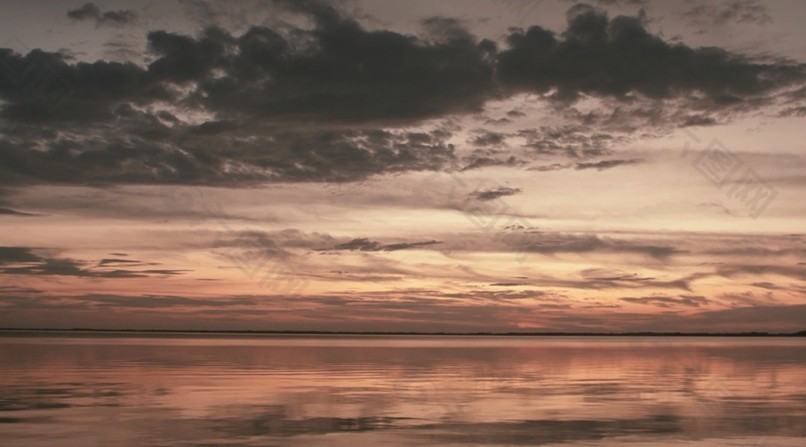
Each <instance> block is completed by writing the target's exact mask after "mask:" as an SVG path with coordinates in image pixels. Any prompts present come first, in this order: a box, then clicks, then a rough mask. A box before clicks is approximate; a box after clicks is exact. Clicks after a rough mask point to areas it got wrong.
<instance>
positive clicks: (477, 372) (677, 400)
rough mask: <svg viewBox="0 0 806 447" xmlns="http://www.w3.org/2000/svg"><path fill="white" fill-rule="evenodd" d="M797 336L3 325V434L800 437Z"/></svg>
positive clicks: (189, 439) (61, 437)
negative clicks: (13, 329) (198, 333)
mask: <svg viewBox="0 0 806 447" xmlns="http://www.w3.org/2000/svg"><path fill="white" fill-rule="evenodd" d="M804 373H806V340H803V339H794V338H775V339H772V338H756V339H746V338H720V339H717V338H678V339H660V338H632V337H631V338H573V337H563V338H560V337H557V338H516V337H511V338H510V337H506V338H503V337H501V338H494V337H491V338H462V337H444V338H432V337H373V338H368V337H318V338H315V337H310V338H309V337H240V338H237V337H210V336H207V337H195V338H182V337H154V336H151V337H140V338H130V337H119V336H118V337H109V336H93V337H90V336H87V337H75V336H73V337H66V336H64V337H53V336H51V337H21V336H14V337H9V336H7V337H0V376H2V378H3V379H2V381H3V382H2V383H3V387H2V390H0V433H2V435H0V438H2V439H3V445H4V446H63V445H82V446H96V445H97V446H101V445H103V446H106V445H109V444H110V443H117V444H118V445H126V446H162V445H164V446H177V445H182V446H229V445H232V446H236V445H237V446H247V445H277V446H300V445H305V446H342V445H343V446H348V445H349V446H363V445H366V446H375V445H386V446H397V445H400V446H431V445H434V446H436V445H439V446H446V445H491V446H493V445H495V446H503V445H517V446H520V445H559V444H562V445H564V446H583V445H594V444H595V445H623V444H625V443H636V445H656V446H667V445H668V446H672V445H697V444H700V445H709V446H710V445H725V446H729V445H730V446H732V445H758V446H761V445H764V446H790V445H791V446H795V445H802V443H803V438H804V437H806V389H804V385H803V383H804V382H803V377H805V376H806V374H804Z"/></svg>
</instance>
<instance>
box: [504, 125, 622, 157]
mask: <svg viewBox="0 0 806 447" xmlns="http://www.w3.org/2000/svg"><path fill="white" fill-rule="evenodd" d="M519 136H521V137H523V138H525V139H526V146H527V147H529V148H531V149H534V151H535V152H536V153H537V154H541V155H559V156H565V157H570V158H589V157H597V156H603V155H609V154H610V153H611V152H612V146H613V144H615V143H619V142H622V141H624V137H623V136H619V135H616V134H609V133H604V132H597V131H595V130H592V129H590V128H585V127H583V126H559V127H549V126H544V127H541V128H538V129H523V130H521V131H520V132H519Z"/></svg>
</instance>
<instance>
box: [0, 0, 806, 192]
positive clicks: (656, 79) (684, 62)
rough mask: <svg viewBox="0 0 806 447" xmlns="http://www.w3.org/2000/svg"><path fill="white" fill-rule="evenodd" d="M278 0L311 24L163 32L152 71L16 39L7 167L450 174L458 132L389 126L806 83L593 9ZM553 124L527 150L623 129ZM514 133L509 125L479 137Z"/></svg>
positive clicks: (151, 35)
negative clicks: (370, 24) (440, 12)
mask: <svg viewBox="0 0 806 447" xmlns="http://www.w3.org/2000/svg"><path fill="white" fill-rule="evenodd" d="M278 4H279V5H281V6H282V7H283V8H285V9H287V10H290V11H292V12H294V13H296V14H299V15H300V16H302V17H304V18H307V19H309V20H310V21H311V22H312V24H313V27H312V28H310V29H302V28H295V27H292V28H290V29H289V27H288V26H286V27H284V28H279V27H277V28H272V27H270V26H259V25H257V26H252V27H250V28H249V29H248V30H247V31H245V32H243V33H240V34H235V33H233V32H231V31H228V30H226V29H222V28H215V27H211V28H206V29H204V30H203V31H201V32H200V33H199V34H198V35H195V36H191V35H186V34H181V33H176V32H172V31H164V30H153V31H149V32H148V34H147V48H148V51H149V54H150V59H151V62H150V63H148V64H147V65H146V66H142V65H137V64H135V63H132V62H109V61H104V60H96V61H80V62H78V61H75V60H72V59H71V58H70V57H69V56H67V55H66V54H63V53H54V52H47V51H42V50H33V51H30V52H28V53H27V54H20V53H17V52H14V51H12V50H9V49H2V50H0V65H2V66H4V67H10V68H11V70H5V71H4V72H3V75H4V76H0V98H2V100H3V101H4V103H3V106H2V109H1V110H0V116H2V118H3V124H2V132H3V133H4V134H5V135H7V138H4V139H3V142H2V144H3V148H2V153H3V168H4V170H5V171H6V175H5V176H4V177H6V179H11V181H15V182H62V183H64V182H66V183H83V182H111V183H159V182H171V183H207V182H210V183H218V182H229V183H238V182H256V181H287V180H303V181H333V180H335V181H344V180H348V181H349V180H358V179H363V178H366V177H367V176H370V175H373V174H379V173H384V172H402V171H409V170H412V171H417V170H435V169H441V168H443V167H445V166H446V162H448V161H451V158H452V150H451V149H450V147H449V146H447V145H445V144H443V143H441V142H440V141H439V140H440V139H444V137H448V136H449V132H444V133H443V134H441V135H438V136H437V135H433V134H432V135H430V136H426V135H418V136H415V137H414V138H412V135H411V134H409V135H396V134H393V133H391V132H393V131H391V130H389V129H391V128H395V127H397V128H399V127H401V126H414V125H418V124H420V123H422V122H424V121H425V120H428V119H435V118H445V117H451V116H457V115H462V114H466V113H471V112H478V111H480V110H482V107H484V105H485V104H486V103H487V102H489V101H491V100H493V99H501V98H505V97H506V95H511V94H514V93H516V92H531V93H537V94H548V97H549V100H550V101H554V102H560V103H563V104H572V103H573V102H574V101H576V100H578V99H580V98H582V97H583V96H593V97H597V96H598V97H602V98H615V99H617V100H619V101H623V102H625V104H626V103H634V102H635V101H642V100H647V101H649V100H666V101H672V100H674V101H678V102H677V103H676V105H674V106H673V105H672V104H671V103H670V104H669V105H668V106H669V107H683V108H685V109H686V110H690V111H712V112H714V113H717V114H718V113H721V112H722V111H727V110H738V109H743V108H748V107H757V105H758V104H759V103H764V102H768V101H772V98H773V96H774V95H776V94H778V93H779V92H780V91H781V90H782V89H784V88H787V87H791V86H793V85H800V84H802V83H803V80H804V76H803V74H804V70H803V67H802V65H800V64H795V63H793V62H787V61H767V62H761V61H754V60H752V59H751V58H749V57H747V56H743V55H741V54H734V53H731V52H729V51H726V50H722V49H719V48H693V47H689V46H686V45H685V44H682V43H674V44H673V43H669V42H667V41H665V40H663V39H662V38H661V37H658V36H656V35H653V34H651V33H650V32H649V31H648V30H647V29H646V28H645V26H644V24H643V23H642V22H641V21H640V20H639V19H638V18H634V17H626V16H619V17H615V18H612V19H611V18H609V17H608V15H607V14H606V13H605V12H603V11H601V10H599V9H596V8H592V7H587V6H582V5H577V6H573V7H571V8H570V9H569V10H568V13H567V15H568V25H567V28H566V29H565V30H564V31H563V32H561V33H554V32H552V31H550V30H548V29H546V28H542V27H540V26H531V27H529V28H527V29H525V30H514V31H512V32H511V34H509V35H508V36H507V37H506V42H505V43H499V44H497V43H495V42H493V41H492V40H488V39H480V38H477V37H475V36H474V35H473V34H472V33H471V32H470V31H469V30H467V29H465V28H463V27H462V25H461V23H460V22H458V21H455V20H449V19H444V18H431V19H428V20H425V21H424V22H423V28H424V31H423V34H421V35H418V36H415V35H408V34H402V33H398V32H395V31H390V30H376V29H373V30H369V29H367V28H366V27H364V26H363V25H362V24H361V23H359V22H358V21H356V20H355V19H353V18H351V17H350V16H348V15H346V13H344V12H342V11H341V10H340V9H339V8H338V7H337V6H335V5H333V4H331V3H327V2H319V1H311V2H279V3H278ZM106 14H108V13H102V12H101V11H100V9H99V8H98V7H97V6H95V5H94V4H91V3H90V4H86V5H84V6H82V7H81V8H79V9H76V10H71V11H70V12H69V15H70V17H73V18H76V19H83V18H88V17H89V18H99V17H100V19H99V20H106V19H103V18H104V17H106ZM30 72H41V73H43V74H46V75H47V77H48V85H46V86H45V87H42V86H31V87H30V88H21V87H26V86H25V85H21V83H24V82H25V81H20V80H19V79H17V78H15V77H14V76H11V75H12V74H13V73H30ZM502 95H503V96H502ZM161 104H172V105H173V107H168V109H166V108H165V107H164V106H161ZM160 109H162V110H160ZM190 114H195V115H198V116H209V117H212V118H207V119H203V120H201V121H200V120H199V119H189V115H190ZM183 115H185V116H183ZM567 130H568V129H562V130H561V132H566V131H567ZM555 133H556V131H551V132H549V133H546V134H544V135H543V136H542V137H541V138H540V139H535V140H534V141H532V142H530V143H529V144H530V145H531V146H532V147H534V148H535V149H536V150H537V151H538V152H539V153H548V152H554V151H568V154H569V155H572V156H580V155H581V154H587V155H591V154H596V153H600V154H604V153H607V151H608V147H609V145H610V144H611V142H610V141H608V139H610V138H613V136H612V135H607V134H597V133H595V132H594V133H593V134H589V135H587V136H585V138H586V140H581V139H578V138H576V137H574V138H575V139H573V140H570V141H569V142H566V143H564V142H563V139H565V138H570V137H571V134H568V136H558V135H555ZM502 142H503V138H502V136H501V134H499V133H486V134H481V135H479V136H478V137H476V139H475V140H474V144H477V145H491V144H500V143H502ZM569 143H570V144H571V146H568V144H569ZM569 147H571V148H573V149H569ZM42 148H45V149H44V150H42ZM491 160H492V159H491ZM474 163H475V164H474V165H473V166H479V164H486V165H496V164H497V165H501V164H504V163H503V162H501V161H497V162H492V161H484V160H478V161H476V162H474ZM512 164H514V163H510V165H512ZM228 167H230V168H228ZM6 181H9V180H6Z"/></svg>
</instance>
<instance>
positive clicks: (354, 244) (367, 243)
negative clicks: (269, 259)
mask: <svg viewBox="0 0 806 447" xmlns="http://www.w3.org/2000/svg"><path fill="white" fill-rule="evenodd" d="M439 243H440V242H439V241H434V240H431V241H423V242H399V243H394V244H382V243H380V242H377V241H371V240H369V239H367V238H356V239H353V240H351V241H349V242H345V243H343V244H338V245H336V246H335V247H333V248H330V249H320V251H329V250H350V251H354V250H358V251H398V250H407V249H411V248H419V247H428V246H431V245H436V244H439Z"/></svg>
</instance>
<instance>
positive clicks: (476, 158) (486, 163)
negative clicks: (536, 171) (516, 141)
mask: <svg viewBox="0 0 806 447" xmlns="http://www.w3.org/2000/svg"><path fill="white" fill-rule="evenodd" d="M465 163H467V164H466V165H465V166H464V167H462V168H461V169H460V171H470V170H473V169H481V168H488V167H492V166H508V167H514V166H523V165H525V164H527V162H526V161H524V160H520V159H518V158H517V157H515V156H514V155H510V156H503V157H496V156H488V155H478V154H474V155H471V156H469V157H466V158H465Z"/></svg>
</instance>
